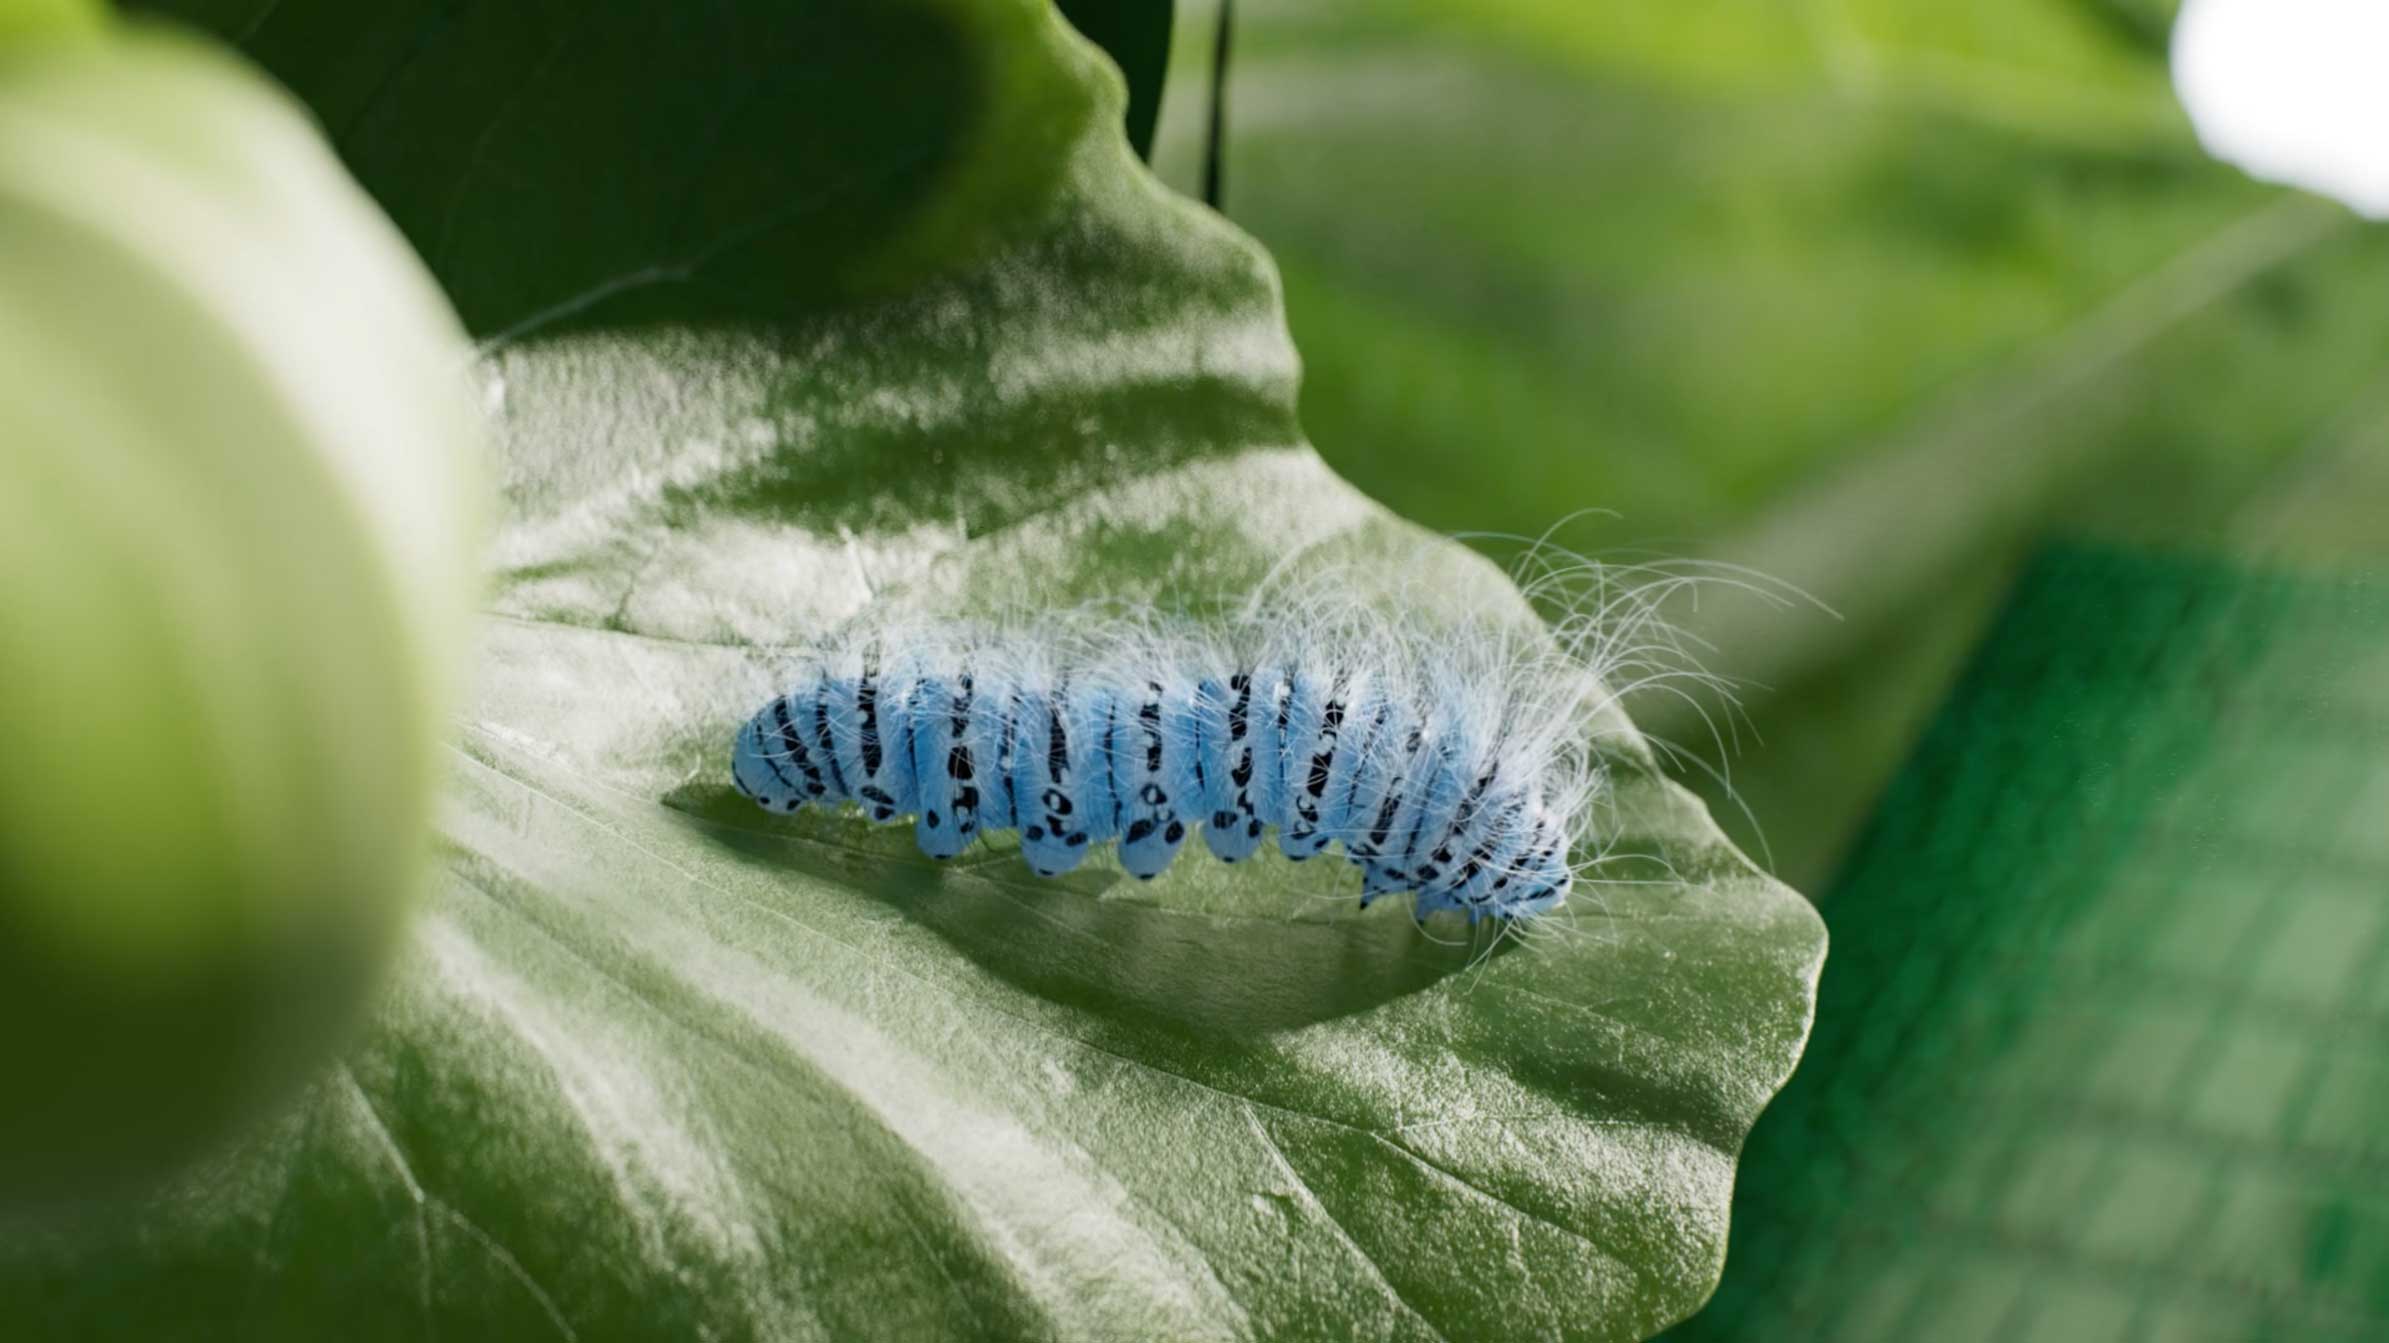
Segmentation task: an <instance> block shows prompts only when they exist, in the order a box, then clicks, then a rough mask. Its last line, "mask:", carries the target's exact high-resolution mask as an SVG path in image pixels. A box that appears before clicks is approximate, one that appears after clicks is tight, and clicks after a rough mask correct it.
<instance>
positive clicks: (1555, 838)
mask: <svg viewBox="0 0 2389 1343" xmlns="http://www.w3.org/2000/svg"><path fill="white" fill-rule="evenodd" d="M1693 581H1697V579H1696V578H1695V577H1693V576H1687V575H1685V574H1682V573H1675V572H1670V573H1655V572H1654V571H1651V570H1648V569H1623V570H1621V569H1614V568H1609V567H1605V566H1601V565H1597V564H1593V563H1591V562H1589V561H1574V562H1572V563H1570V564H1567V565H1565V566H1546V567H1545V568H1544V569H1542V570H1540V571H1539V572H1538V577H1537V580H1536V581H1535V582H1532V583H1528V584H1526V585H1525V586H1527V587H1528V589H1529V591H1530V594H1531V595H1536V596H1540V597H1544V598H1548V597H1550V596H1551V595H1552V594H1553V593H1555V592H1559V593H1563V594H1564V595H1565V596H1566V598H1567V602H1566V605H1567V606H1568V609H1569V613H1568V614H1567V615H1566V616H1565V617H1564V618H1563V619H1561V620H1560V621H1558V622H1557V623H1556V624H1555V625H1552V626H1544V625H1540V624H1536V623H1534V622H1531V621H1527V622H1520V621H1517V620H1515V619H1510V620H1503V619H1497V618H1493V617H1487V618H1485V619H1483V620H1459V621H1451V622H1437V621H1433V620H1429V619H1427V618H1424V617H1417V616H1412V615H1406V614H1404V613H1402V612H1400V611H1389V610H1388V609H1387V608H1386V607H1385V606H1383V605H1374V604H1370V605H1364V604H1358V603H1354V604H1351V605H1344V606H1339V605H1333V604H1331V603H1329V602H1327V601H1324V600H1321V599H1316V598H1314V599H1311V600H1308V601H1303V602H1298V603H1291V604H1288V603H1283V602H1279V601H1275V600H1273V598H1272V594H1271V593H1268V592H1264V593H1263V594H1261V595H1259V596H1256V597H1255V598H1254V599H1253V600H1252V601H1251V602H1249V603H1247V604H1246V605H1245V606H1244V607H1243V609H1241V610H1240V611H1238V612H1236V613H1234V614H1231V615H1227V616H1223V617H1217V618H1208V619H1200V620H1198V619H1192V618H1186V617H1179V616H1174V615H1170V614H1167V613H1162V612H1157V611H1153V610H1149V609H1145V610H1130V611H1123V610H1118V609H1103V610H1092V611H1074V612H1069V613H1063V614H1056V615H1047V616H1041V617H1032V618H1029V619H1025V620H1019V621H991V622H986V623H977V622H971V621H951V622H929V621H922V620H918V619H915V620H899V619H884V618H883V619H878V620H874V621H871V622H867V623H864V624H862V625H860V626H858V627H856V628H854V629H851V630H848V631H846V632H845V633H843V634H841V635H840V636H838V637H837V638H835V639H832V640H829V641H827V642H826V643H824V644H823V645H821V646H818V647H814V648H811V649H809V650H807V651H806V653H805V655H804V658H803V662H802V665H801V670H800V671H799V672H798V673H797V674H796V675H795V676H794V677H793V678H792V679H791V681H790V682H789V685H790V689H789V690H788V691H787V692H786V693H784V694H781V695H778V696H775V697H774V698H773V699H772V700H771V701H770V702H769V703H767V704H765V705H764V706H763V707H762V708H761V709H759V710H757V711H756V712H755V714H754V715H753V716H752V717H751V718H749V719H748V720H747V722H746V723H745V725H744V726H742V727H741V728H740V729H739V731H738V735H737V739H736V742H735V745H734V747H733V749H732V752H731V779H732V781H733V783H734V784H735V786H736V787H737V789H738V790H739V792H741V793H743V794H744V795H746V796H747V797H748V798H750V799H752V800H753V801H754V802H755V803H756V804H757V805H759V806H760V807H762V808H763V809H765V810H766V811H771V812H778V813H782V814H785V813H789V812H794V811H797V810H799V809H801V808H804V807H807V806H819V807H835V806H839V805H842V804H849V803H851V804H853V805H855V806H857V807H859V808H861V810H862V811H863V813H864V814H865V815H866V816H868V817H869V818H870V819H872V820H874V821H879V822H890V821H894V820H896V819H898V818H899V817H903V816H910V817H912V818H913V827H914V835H915V839H916V841H917V843H918V844H919V847H920V849H921V851H922V852H923V853H925V854H927V855H928V856H930V857H931V858H935V859H939V860H945V859H950V858H953V857H956V856H957V855H959V854H961V853H962V852H963V851H964V850H966V849H967V848H968V847H969V846H970V845H971V844H972V843H973V842H974V841H976V840H977V839H979V838H980V837H982V836H984V835H989V834H993V833H997V832H1002V831H1014V832H1017V833H1018V835H1019V842H1020V852H1021V856H1022V857H1023V859H1024V860H1025V861H1026V862H1027V863H1028V865H1029V867H1030V868H1031V869H1032V870H1033V871H1035V872H1036V873H1037V874H1038V875H1040V876H1047V877H1050V876H1056V875H1059V874H1061V873H1064V872H1068V871H1070V870H1072V869H1074V868H1076V867H1078V866H1079V865H1080V864H1082V863H1084V862H1085V861H1086V860H1087V859H1088V857H1089V855H1090V854H1093V853H1096V852H1098V851H1101V850H1104V849H1105V848H1107V847H1109V848H1111V849H1112V850H1113V851H1115V853H1116V857H1117V861H1118V863H1119V865H1120V866H1121V867H1122V868H1123V869H1125V870H1126V871H1127V872H1128V873H1129V874H1130V875H1132V876H1134V877H1137V878H1139V879H1151V878H1153V877H1155V876H1158V875H1159V874H1160V873H1162V872H1163V871H1164V870H1166V869H1167V868H1168V867H1169V866H1170V864H1171V862H1172V861H1173V860H1174V859H1175V857H1176V856H1177V854H1178V851H1179V850H1180V849H1181V848H1182V847H1184V846H1185V845H1186V843H1187V841H1188V840H1189V839H1190V838H1192V837H1193V836H1195V835H1196V834H1198V833H1199V834H1200V835H1201V837H1202V845H1203V847H1204V848H1206V849H1208V850H1209V851H1210V852H1211V854H1212V855H1213V856H1214V857H1215V858H1217V859H1219V860H1220V861H1223V862H1229V863H1234V862H1239V861H1242V860H1244V859H1246V858H1248V857H1250V856H1251V855H1253V854H1254V853H1255V852H1256V851H1258V850H1259V849H1260V848H1261V847H1262V846H1263V845H1264V844H1265V843H1268V842H1270V841H1271V839H1272V838H1274V841H1275V843H1276V844H1277V846H1278V848H1279V849H1280V850H1281V851H1282V852H1283V853H1284V854H1285V856H1286V857H1287V858H1289V859H1292V860H1295V861H1304V860H1308V859H1311V858H1315V857H1318V856H1320V855H1322V854H1325V853H1328V852H1329V851H1330V850H1340V851H1341V852H1342V854H1343V855H1344V857H1345V858H1346V859H1347V860H1348V861H1349V862H1351V863H1352V864H1353V865H1355V866H1357V867H1358V868H1359V869H1360V902H1361V904H1362V906H1363V907H1366V906H1367V905H1369V904H1370V903H1372V902H1374V901H1375V900H1377V899H1379V898H1381V897H1384V896H1388V895H1392V894H1395V893H1398V892H1407V893H1410V894H1411V895H1412V896H1413V897H1414V904H1413V912H1414V914H1415V916H1416V917H1418V918H1419V919H1421V920H1422V921H1423V920H1424V919H1425V918H1426V917H1427V916H1429V915H1431V914H1434V913H1437V912H1439V911H1458V912H1460V913H1463V914H1465V915H1467V916H1468V918H1469V920H1470V921H1471V922H1474V921H1476V920H1478V919H1481V918H1494V919H1503V920H1512V919H1527V918H1533V917H1535V916H1537V915H1541V914H1544V913H1546V912H1548V911H1550V910H1552V909H1554V908H1556V907H1558V906H1559V905H1560V904H1562V903H1563V902H1564V901H1566V899H1567V898H1568V894H1569V892H1570V890H1571V889H1572V888H1573V887H1574V885H1575V883H1576V879H1577V873H1578V871H1579V864H1578V855H1580V854H1581V853H1584V852H1588V851H1593V850H1597V849H1598V847H1599V845H1600V842H1601V837H1600V836H1599V835H1597V834H1596V833H1594V830H1595V828H1596V826H1595V817H1596V815H1597V813H1598V809H1599V808H1598V804H1599V802H1600V801H1601V799H1602V797H1603V796H1604V794H1605V790H1606V787H1607V784H1608V775H1609V769H1610V764H1609V763H1608V757H1607V756H1606V755H1605V753H1604V750H1603V743H1604V738H1605V736H1607V735H1610V734H1615V733H1618V732H1620V731H1624V732H1629V733H1630V732H1631V729H1628V728H1624V727H1623V726H1622V725H1623V722H1624V719H1623V717H1622V715H1621V714H1619V713H1618V711H1617V700H1618V698H1619V696H1621V695H1623V694H1626V693H1629V692H1631V691H1633V690H1635V689H1637V688H1642V687H1647V686H1652V685H1660V686H1666V685H1667V683H1669V682H1672V681H1675V680H1677V679H1679V678H1683V677H1686V676H1690V677H1694V678H1696V679H1699V680H1702V681H1704V682H1706V683H1709V684H1714V681H1713V678H1708V677H1706V676H1704V675H1703V674H1701V673H1699V672H1698V671H1697V669H1692V667H1691V659H1690V658H1688V657H1687V656H1686V655H1685V650H1684V648H1683V647H1682V645H1681V643H1680V642H1679V641H1678V640H1677V639H1676V637H1675V636H1674V635H1673V632H1672V631H1671V630H1670V629H1669V627H1668V626H1667V625H1666V623H1665V622H1664V621H1663V620H1662V619H1661V618H1660V616H1659V607H1660V603H1661V601H1662V599H1663V598H1664V596H1665V595H1666V594H1667V593H1668V592H1670V591H1672V590H1673V589H1675V588H1676V587H1679V586H1682V585H1684V584H1686V583H1689V582H1693ZM1331 586H1332V585H1331Z"/></svg>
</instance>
